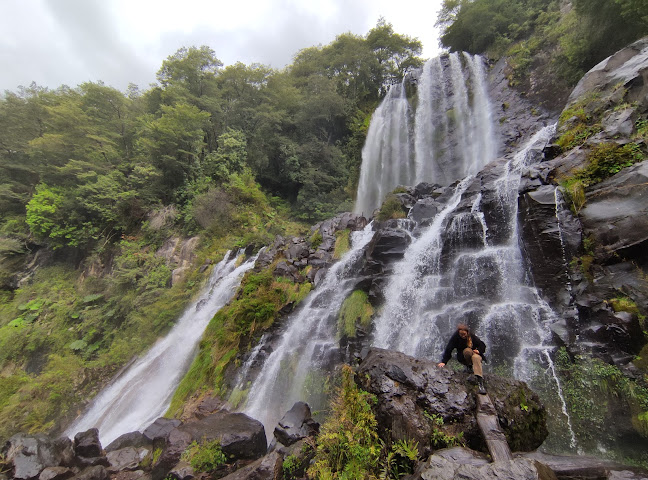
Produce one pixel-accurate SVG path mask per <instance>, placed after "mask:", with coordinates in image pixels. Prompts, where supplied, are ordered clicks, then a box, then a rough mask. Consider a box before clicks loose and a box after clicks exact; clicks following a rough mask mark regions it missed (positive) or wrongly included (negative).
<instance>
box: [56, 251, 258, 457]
mask: <svg viewBox="0 0 648 480" xmlns="http://www.w3.org/2000/svg"><path fill="white" fill-rule="evenodd" d="M255 260H256V257H254V258H251V259H248V260H247V261H246V262H244V263H243V264H241V265H240V266H238V267H237V261H238V256H237V255H235V254H232V252H228V254H227V255H225V258H224V259H223V260H222V261H221V262H220V263H218V264H217V265H216V266H215V267H214V270H213V272H212V274H211V276H210V279H209V283H208V285H207V288H206V289H205V292H204V293H203V294H202V295H201V296H200V298H199V299H198V300H197V301H196V302H195V303H193V304H192V305H190V306H189V307H188V308H187V309H186V310H185V312H184V313H183V315H182V317H180V319H179V320H178V322H177V323H176V325H175V326H174V327H173V329H172V330H171V331H170V332H169V334H168V335H167V336H166V337H165V338H164V339H162V340H160V341H159V342H158V343H157V344H156V345H154V346H153V347H152V348H151V349H150V350H149V351H148V353H147V354H146V355H145V356H143V357H142V358H141V359H139V360H137V361H136V362H135V363H134V364H133V365H132V366H131V367H130V368H128V369H127V370H126V371H124V372H123V373H122V374H121V375H120V376H119V377H118V378H117V379H115V380H114V381H113V382H112V383H111V384H110V385H109V386H108V387H106V388H105V389H104V390H102V391H101V393H99V395H98V396H97V397H96V398H95V400H94V401H93V402H92V404H91V405H90V408H89V409H88V411H87V412H86V413H85V414H84V415H83V416H82V417H80V418H79V419H77V420H76V421H75V422H74V423H73V424H72V425H71V426H70V427H69V428H68V429H67V431H66V432H65V434H66V435H68V436H70V437H72V436H74V435H75V434H76V433H77V432H80V431H85V430H87V429H89V428H93V427H96V428H98V429H99V435H100V440H101V442H102V444H103V445H108V444H109V443H110V442H112V441H113V440H114V439H116V438H117V437H118V436H120V435H122V434H124V433H127V432H132V431H136V430H143V429H144V428H146V427H147V426H149V425H150V424H151V423H152V422H153V421H155V419H156V418H158V417H160V416H161V415H163V414H164V412H165V411H166V410H167V409H168V408H169V404H170V402H171V397H172V395H173V392H174V391H175V389H176V387H177V385H178V383H179V382H180V380H181V379H182V376H183V375H184V374H185V372H186V371H187V368H188V367H189V365H190V363H191V361H192V359H193V357H194V356H195V353H196V346H197V344H198V341H199V340H200V338H201V337H202V334H203V332H204V330H205V328H206V327H207V324H208V323H209V321H210V320H211V318H212V317H213V316H214V314H215V313H216V312H217V311H218V310H219V309H220V308H221V307H222V306H223V305H225V304H226V303H227V302H228V301H229V300H230V299H231V298H232V296H233V295H234V293H235V292H236V289H237V288H238V285H239V284H240V282H241V279H242V278H243V274H244V273H245V272H246V271H247V270H249V269H250V268H252V267H253V266H254V262H255Z"/></svg>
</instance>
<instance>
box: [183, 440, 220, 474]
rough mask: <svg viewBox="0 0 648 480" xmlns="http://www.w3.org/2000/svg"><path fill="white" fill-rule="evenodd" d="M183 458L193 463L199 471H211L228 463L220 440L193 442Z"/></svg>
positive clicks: (194, 467)
mask: <svg viewBox="0 0 648 480" xmlns="http://www.w3.org/2000/svg"><path fill="white" fill-rule="evenodd" d="M181 459H182V460H183V461H185V462H188V463H189V464H191V466H192V468H193V469H194V470H195V471H197V472H211V471H214V470H216V468H218V467H220V466H221V465H225V463H227V456H226V455H225V453H223V450H222V448H221V445H220V442H219V441H218V440H213V441H211V442H204V443H198V442H196V441H194V442H191V445H189V446H188V447H187V449H186V450H185V451H184V453H183V454H182V457H181Z"/></svg>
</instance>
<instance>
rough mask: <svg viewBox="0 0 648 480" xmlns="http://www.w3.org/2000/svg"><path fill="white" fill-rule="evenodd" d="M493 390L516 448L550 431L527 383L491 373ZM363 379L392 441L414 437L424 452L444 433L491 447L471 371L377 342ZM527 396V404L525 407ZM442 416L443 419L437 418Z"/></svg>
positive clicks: (534, 444)
mask: <svg viewBox="0 0 648 480" xmlns="http://www.w3.org/2000/svg"><path fill="white" fill-rule="evenodd" d="M485 378H486V383H487V385H488V391H489V395H490V397H491V399H492V401H493V404H494V406H495V409H496V412H497V415H498V417H499V420H500V424H501V425H502V429H503V431H504V433H505V435H506V439H507V441H508V443H509V446H510V447H511V449H512V450H519V451H528V450H533V449H535V448H537V447H538V446H540V444H542V442H543V441H544V439H545V438H546V437H547V435H548V432H547V427H546V412H545V409H544V407H543V406H542V404H541V403H540V400H539V398H538V396H537V395H536V394H535V393H534V392H533V391H531V390H530V389H529V388H528V387H527V386H526V384H525V383H523V382H520V381H517V380H512V379H504V378H501V377H497V376H494V375H486V376H485ZM357 379H358V382H359V383H360V385H361V386H362V388H364V389H365V390H367V391H368V392H370V393H372V394H374V395H376V398H377V403H376V405H375V413H376V419H377V420H378V424H379V429H380V435H381V437H383V439H384V440H385V441H387V442H390V441H396V440H400V439H413V440H416V441H418V442H419V449H420V451H422V452H430V451H432V450H433V449H434V448H435V445H434V444H432V442H431V439H432V438H433V436H435V434H436V436H439V434H443V435H447V436H455V437H459V438H461V437H463V440H464V441H465V442H466V444H467V445H468V446H469V447H470V448H472V449H474V450H480V451H483V452H487V451H488V450H487V448H486V444H485V441H484V438H483V436H482V433H481V431H480V429H479V426H478V425H477V420H476V417H475V413H476V400H475V397H476V395H477V385H476V381H475V380H474V378H473V377H472V376H470V375H468V374H467V373H459V372H454V371H452V370H451V369H450V368H439V367H437V366H436V363H435V362H432V361H429V360H422V359H417V358H413V357H410V356H408V355H405V354H403V353H399V352H394V351H388V350H382V349H378V348H372V349H370V350H369V353H368V354H367V356H366V357H365V358H364V360H363V361H362V363H361V364H360V366H359V367H358V375H357ZM520 398H526V400H527V401H526V407H527V408H526V409H524V410H523V409H521V408H520V402H519V399H520ZM439 418H441V419H443V425H438V422H437V421H436V420H437V419H439Z"/></svg>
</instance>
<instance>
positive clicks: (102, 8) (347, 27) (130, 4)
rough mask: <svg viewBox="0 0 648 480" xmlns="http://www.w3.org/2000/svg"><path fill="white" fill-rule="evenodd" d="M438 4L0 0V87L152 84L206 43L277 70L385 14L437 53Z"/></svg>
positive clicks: (224, 54) (228, 56)
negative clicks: (165, 65) (170, 61)
mask: <svg viewBox="0 0 648 480" xmlns="http://www.w3.org/2000/svg"><path fill="white" fill-rule="evenodd" d="M440 4H441V0H428V1H419V0H415V1H408V2H401V1H398V0H265V1H263V0H251V1H247V0H226V1H223V0H211V1H210V0H176V1H173V0H0V5H2V14H1V15H0V92H3V91H4V90H12V91H15V90H16V88H17V87H18V86H19V85H25V86H27V85H29V84H30V83H31V82H33V81H34V82H36V83H37V84H39V85H41V86H46V87H51V88H56V87H58V86H60V85H62V84H65V85H68V86H71V87H75V86H77V85H78V84H80V83H83V82H85V81H88V80H90V81H97V80H103V81H104V83H106V84H108V85H112V86H113V87H115V88H118V89H120V90H125V89H126V87H127V86H128V84H129V83H131V82H132V83H135V84H137V85H139V86H140V88H142V89H147V88H148V86H149V85H150V84H151V83H153V82H155V72H157V70H158V69H159V68H160V66H161V65H162V61H163V60H164V59H165V58H166V57H168V56H169V55H171V54H173V53H174V52H175V51H176V50H178V48H180V47H182V46H191V45H196V46H200V45H208V46H209V47H211V48H212V49H213V50H214V51H215V52H216V56H217V57H218V58H219V59H220V60H221V61H223V63H224V64H225V65H230V64H232V63H235V62H237V61H241V62H243V63H246V64H250V63H252V62H258V63H262V64H265V65H270V66H272V67H275V68H282V67H284V66H285V65H287V64H289V63H291V62H292V57H293V55H294V54H295V53H297V52H298V51H299V50H300V49H302V48H305V47H310V46H314V45H320V44H321V45H326V44H328V43H330V42H332V41H333V40H334V39H335V37H336V35H338V34H340V33H345V32H352V33H355V34H358V35H365V34H366V33H367V32H368V31H369V30H370V29H371V28H373V27H374V26H375V25H376V22H377V21H378V18H379V17H381V16H382V17H384V18H385V20H387V22H389V23H391V24H392V25H393V26H394V30H395V31H396V32H397V33H400V34H404V35H409V36H410V37H416V38H418V39H419V40H421V41H422V42H423V49H424V50H423V56H424V57H426V58H428V57H432V56H435V55H436V54H437V53H438V51H439V47H438V32H437V30H436V29H435V28H434V23H435V20H436V14H437V11H438V8H439V6H440Z"/></svg>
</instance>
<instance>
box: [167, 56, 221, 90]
mask: <svg viewBox="0 0 648 480" xmlns="http://www.w3.org/2000/svg"><path fill="white" fill-rule="evenodd" d="M222 66H223V62H221V61H220V60H219V59H218V58H216V53H215V52H214V51H213V50H212V49H211V48H209V47H207V46H205V45H203V46H201V47H193V46H192V47H189V48H187V47H182V48H180V49H179V50H178V51H177V52H176V53H174V54H173V55H170V56H168V57H167V59H166V60H164V62H162V68H160V70H159V71H158V73H157V79H158V81H159V82H160V84H161V85H162V86H163V87H165V88H167V87H169V86H173V85H180V86H182V87H184V88H186V89H187V90H188V91H189V92H190V93H191V94H192V95H194V96H196V97H201V96H203V95H204V94H206V93H207V92H208V90H209V88H208V87H209V85H210V83H211V82H212V81H213V79H214V78H215V77H216V75H217V73H218V70H219V69H220V67H222Z"/></svg>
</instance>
